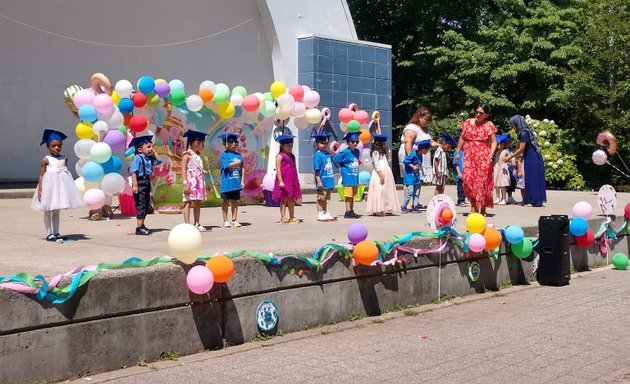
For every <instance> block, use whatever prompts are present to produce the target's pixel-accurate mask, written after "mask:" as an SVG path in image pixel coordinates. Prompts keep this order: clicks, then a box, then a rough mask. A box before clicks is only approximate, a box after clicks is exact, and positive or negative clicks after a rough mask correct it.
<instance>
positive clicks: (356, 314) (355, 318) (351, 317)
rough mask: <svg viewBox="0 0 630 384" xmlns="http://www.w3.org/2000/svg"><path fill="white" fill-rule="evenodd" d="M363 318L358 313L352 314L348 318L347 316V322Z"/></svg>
mask: <svg viewBox="0 0 630 384" xmlns="http://www.w3.org/2000/svg"><path fill="white" fill-rule="evenodd" d="M362 318H363V315H362V314H360V313H358V312H352V313H351V314H350V315H349V316H348V321H357V320H361V319H362Z"/></svg>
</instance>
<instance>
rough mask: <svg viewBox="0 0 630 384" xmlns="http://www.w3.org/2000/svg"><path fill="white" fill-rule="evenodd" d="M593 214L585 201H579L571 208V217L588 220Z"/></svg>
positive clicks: (591, 208)
mask: <svg viewBox="0 0 630 384" xmlns="http://www.w3.org/2000/svg"><path fill="white" fill-rule="evenodd" d="M592 214H593V207H591V205H590V204H589V203H587V202H586V201H579V202H577V203H575V205H574V206H573V216H574V217H581V218H583V219H586V220H588V219H590V218H591V215H592Z"/></svg>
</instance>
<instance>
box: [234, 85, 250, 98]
mask: <svg viewBox="0 0 630 384" xmlns="http://www.w3.org/2000/svg"><path fill="white" fill-rule="evenodd" d="M236 94H239V95H241V96H243V97H245V96H247V89H245V87H243V86H242V85H237V86H236V87H234V88H232V95H236Z"/></svg>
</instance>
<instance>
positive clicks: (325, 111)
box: [317, 107, 332, 135]
mask: <svg viewBox="0 0 630 384" xmlns="http://www.w3.org/2000/svg"><path fill="white" fill-rule="evenodd" d="M330 115H331V112H330V108H328V107H325V108H322V121H321V122H320V123H319V128H318V129H317V134H318V135H322V134H323V133H324V129H325V128H326V123H328V124H331V125H332V123H330Z"/></svg>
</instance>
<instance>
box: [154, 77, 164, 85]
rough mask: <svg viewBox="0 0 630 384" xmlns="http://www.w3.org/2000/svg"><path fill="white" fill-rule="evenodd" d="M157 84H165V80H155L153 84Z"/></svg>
mask: <svg viewBox="0 0 630 384" xmlns="http://www.w3.org/2000/svg"><path fill="white" fill-rule="evenodd" d="M157 83H166V80H164V79H162V78H159V79H156V80H155V84H157Z"/></svg>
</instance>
